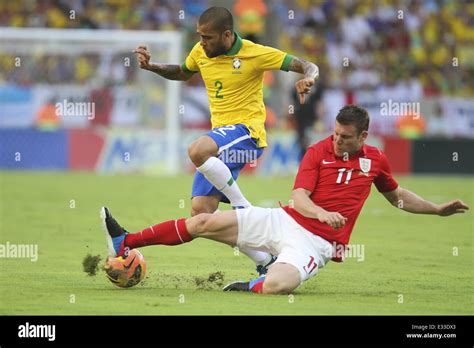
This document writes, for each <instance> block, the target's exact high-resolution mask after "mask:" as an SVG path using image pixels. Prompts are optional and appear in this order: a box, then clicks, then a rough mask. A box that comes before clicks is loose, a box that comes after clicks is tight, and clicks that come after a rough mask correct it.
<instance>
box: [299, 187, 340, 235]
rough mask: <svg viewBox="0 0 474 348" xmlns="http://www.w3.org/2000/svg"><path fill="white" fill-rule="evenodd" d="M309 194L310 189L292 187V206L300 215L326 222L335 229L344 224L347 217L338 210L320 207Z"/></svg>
mask: <svg viewBox="0 0 474 348" xmlns="http://www.w3.org/2000/svg"><path fill="white" fill-rule="evenodd" d="M310 196H311V191H308V190H305V189H303V188H297V189H294V190H293V192H292V194H291V199H292V202H293V207H292V208H293V209H295V210H296V211H297V212H298V213H300V214H301V215H303V216H305V217H308V218H313V219H318V220H319V221H321V222H322V223H326V224H328V225H329V226H331V227H332V228H334V229H336V230H337V229H339V228H341V227H343V226H344V225H345V224H346V221H347V218H345V217H344V216H342V215H341V214H339V213H338V212H330V211H327V210H325V209H323V208H321V207H320V206H319V205H317V204H315V203H314V202H313V201H312V200H311V198H310Z"/></svg>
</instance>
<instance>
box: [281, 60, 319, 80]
mask: <svg viewBox="0 0 474 348" xmlns="http://www.w3.org/2000/svg"><path fill="white" fill-rule="evenodd" d="M288 70H289V71H293V72H297V73H300V74H304V76H305V77H308V78H312V79H316V78H317V77H318V76H319V69H318V66H317V65H316V64H313V63H311V62H308V61H307V60H304V59H303V58H298V57H293V59H292V60H291V62H290V66H289V67H288Z"/></svg>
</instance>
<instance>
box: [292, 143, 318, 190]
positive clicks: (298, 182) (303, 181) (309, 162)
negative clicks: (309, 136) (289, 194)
mask: <svg viewBox="0 0 474 348" xmlns="http://www.w3.org/2000/svg"><path fill="white" fill-rule="evenodd" d="M319 165H320V160H319V158H318V155H317V151H316V149H315V148H312V147H310V148H309V149H308V150H307V151H306V153H305V155H304V157H303V159H302V160H301V163H300V167H299V169H298V174H296V179H295V184H294V185H293V190H296V189H298V188H302V189H305V190H308V191H311V192H313V191H314V189H315V188H316V183H317V182H318V178H319Z"/></svg>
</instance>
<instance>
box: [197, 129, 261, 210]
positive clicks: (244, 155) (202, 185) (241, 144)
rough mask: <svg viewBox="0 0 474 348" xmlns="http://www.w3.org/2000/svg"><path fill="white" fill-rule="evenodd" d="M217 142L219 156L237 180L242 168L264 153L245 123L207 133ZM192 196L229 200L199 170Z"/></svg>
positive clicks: (254, 161)
mask: <svg viewBox="0 0 474 348" xmlns="http://www.w3.org/2000/svg"><path fill="white" fill-rule="evenodd" d="M206 135H208V136H210V137H211V138H212V139H213V140H214V141H215V142H216V144H217V146H218V148H219V150H218V157H219V158H220V159H221V160H222V162H224V163H225V164H226V165H227V167H229V169H230V171H231V173H232V177H233V178H234V180H237V177H238V176H239V173H240V170H241V169H242V168H243V167H244V166H245V165H246V164H247V163H250V165H252V164H253V163H255V164H256V161H257V158H259V157H260V156H261V155H262V153H263V148H261V147H260V148H259V147H257V142H256V140H255V139H252V137H251V136H250V131H249V130H248V128H247V126H245V125H243V124H236V125H230V126H223V127H218V128H214V129H213V130H210V131H209V132H207V133H206ZM191 194H192V197H196V196H214V195H218V196H221V202H224V203H229V200H228V199H227V197H226V196H224V195H223V194H222V193H221V192H220V191H219V190H218V189H216V188H215V187H214V186H213V185H212V184H211V183H210V182H209V181H207V179H206V178H205V177H204V175H202V174H201V173H200V172H199V171H196V174H194V181H193V189H192V193H191Z"/></svg>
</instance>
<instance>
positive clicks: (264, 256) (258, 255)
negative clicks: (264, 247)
mask: <svg viewBox="0 0 474 348" xmlns="http://www.w3.org/2000/svg"><path fill="white" fill-rule="evenodd" d="M217 212H219V209H216V211H215V212H214V213H213V214H215V213H217ZM239 251H241V252H242V253H244V254H245V255H247V256H248V257H249V258H250V259H252V260H253V261H254V262H255V264H256V265H257V266H260V265H262V266H265V265H266V264H267V263H269V262H270V260H271V259H272V255H270V253H266V252H264V251H259V250H253V249H239Z"/></svg>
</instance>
